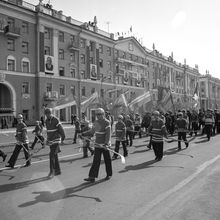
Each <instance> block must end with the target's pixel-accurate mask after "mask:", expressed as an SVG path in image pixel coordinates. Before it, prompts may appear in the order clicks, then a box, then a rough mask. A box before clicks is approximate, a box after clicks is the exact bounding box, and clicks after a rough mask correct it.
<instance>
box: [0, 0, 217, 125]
mask: <svg viewBox="0 0 220 220" xmlns="http://www.w3.org/2000/svg"><path fill="white" fill-rule="evenodd" d="M0 48H1V53H0V58H1V59H0V91H1V93H0V117H7V120H8V121H9V123H12V121H13V117H14V116H15V115H17V114H18V113H22V114H23V115H24V117H25V121H26V122H27V123H28V124H33V123H34V121H36V120H39V118H40V117H41V116H42V115H43V110H44V108H45V107H53V108H54V109H56V110H55V114H56V115H57V116H58V117H60V119H61V120H62V121H70V117H71V115H72V114H80V112H81V111H82V110H83V111H85V112H86V115H87V116H88V118H89V119H91V118H92V117H94V109H95V108H97V107H100V106H102V107H104V108H105V109H106V110H110V111H112V112H114V101H115V100H116V98H117V97H119V95H120V94H122V93H124V94H125V96H126V99H127V101H128V103H129V102H130V101H132V100H133V99H134V98H136V97H137V96H139V95H141V94H143V93H144V92H146V91H152V93H153V95H154V99H153V101H154V102H153V103H154V105H153V108H156V107H157V105H156V103H157V95H156V93H157V88H158V87H164V88H169V89H171V91H172V95H173V99H174V105H175V108H176V109H178V108H182V107H183V106H184V107H185V108H192V105H193V100H192V97H193V94H194V91H195V88H196V85H197V84H198V83H199V85H200V87H199V88H200V93H201V94H203V91H205V97H202V95H201V100H200V101H201V106H202V107H204V108H206V107H208V106H209V107H212V106H213V105H214V104H213V103H215V102H217V101H218V99H219V94H220V89H219V88H220V82H219V80H213V79H212V78H210V77H207V76H202V75H201V74H200V73H199V70H198V67H195V68H191V67H189V66H187V65H186V63H184V64H181V63H177V62H176V61H175V60H174V59H173V56H172V55H171V56H169V57H165V56H163V55H162V54H161V53H159V51H157V50H156V49H155V48H153V50H152V51H151V50H148V49H146V48H145V47H144V46H142V45H141V44H140V43H139V42H138V41H137V40H136V39H135V38H134V37H128V38H123V37H119V38H117V39H115V37H114V35H113V34H109V33H106V32H104V31H102V30H100V29H99V28H98V24H97V19H96V17H94V19H93V20H92V21H89V22H84V23H83V22H80V21H77V20H75V19H73V18H72V17H70V16H69V17H67V16H65V15H63V12H62V11H57V10H55V9H53V8H52V6H51V5H48V4H46V5H45V4H42V1H39V4H38V5H36V6H35V5H31V4H28V3H26V2H24V1H22V0H7V1H6V0H1V1H0ZM204 84H205V88H204V89H203V87H204ZM213 85H215V87H213ZM214 88H215V89H214ZM95 92H96V93H97V94H98V97H97V100H98V101H96V102H94V103H93V104H90V106H89V107H88V108H86V109H84V108H83V109H82V107H81V105H80V104H79V103H82V102H84V101H85V100H87V99H88V97H90V96H91V95H92V94H94V93H95ZM213 95H214V98H213ZM215 100H216V101H215ZM65 102H66V103H67V104H65ZM68 103H71V105H68ZM217 104H218V102H217ZM57 106H58V107H57ZM59 106H63V108H61V107H60V108H59ZM55 107H56V108H55ZM145 110H147V106H143V108H142V110H141V111H145ZM136 111H139V110H138V109H137V110H136Z"/></svg>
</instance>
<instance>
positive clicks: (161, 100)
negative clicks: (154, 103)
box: [158, 87, 175, 113]
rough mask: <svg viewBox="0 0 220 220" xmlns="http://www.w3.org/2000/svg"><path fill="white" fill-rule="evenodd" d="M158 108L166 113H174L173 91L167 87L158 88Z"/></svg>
mask: <svg viewBox="0 0 220 220" xmlns="http://www.w3.org/2000/svg"><path fill="white" fill-rule="evenodd" d="M158 108H159V109H160V110H161V111H162V112H163V113H166V112H167V111H172V112H174V111H175V109H174V104H173V97H172V93H171V90H170V89H168V88H165V87H158Z"/></svg>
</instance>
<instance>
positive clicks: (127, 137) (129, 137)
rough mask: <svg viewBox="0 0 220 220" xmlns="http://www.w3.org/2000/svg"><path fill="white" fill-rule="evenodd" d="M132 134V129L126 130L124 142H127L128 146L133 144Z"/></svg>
mask: <svg viewBox="0 0 220 220" xmlns="http://www.w3.org/2000/svg"><path fill="white" fill-rule="evenodd" d="M133 135H134V134H133V131H127V132H126V142H127V145H129V146H130V147H131V146H132V145H133ZM129 142H130V143H129Z"/></svg>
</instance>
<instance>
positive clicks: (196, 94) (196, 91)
mask: <svg viewBox="0 0 220 220" xmlns="http://www.w3.org/2000/svg"><path fill="white" fill-rule="evenodd" d="M193 99H194V100H195V101H198V100H199V92H198V82H197V83H196V88H195V91H194V95H193Z"/></svg>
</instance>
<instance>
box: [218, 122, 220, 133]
mask: <svg viewBox="0 0 220 220" xmlns="http://www.w3.org/2000/svg"><path fill="white" fill-rule="evenodd" d="M217 133H218V134H220V121H218V122H217Z"/></svg>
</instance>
